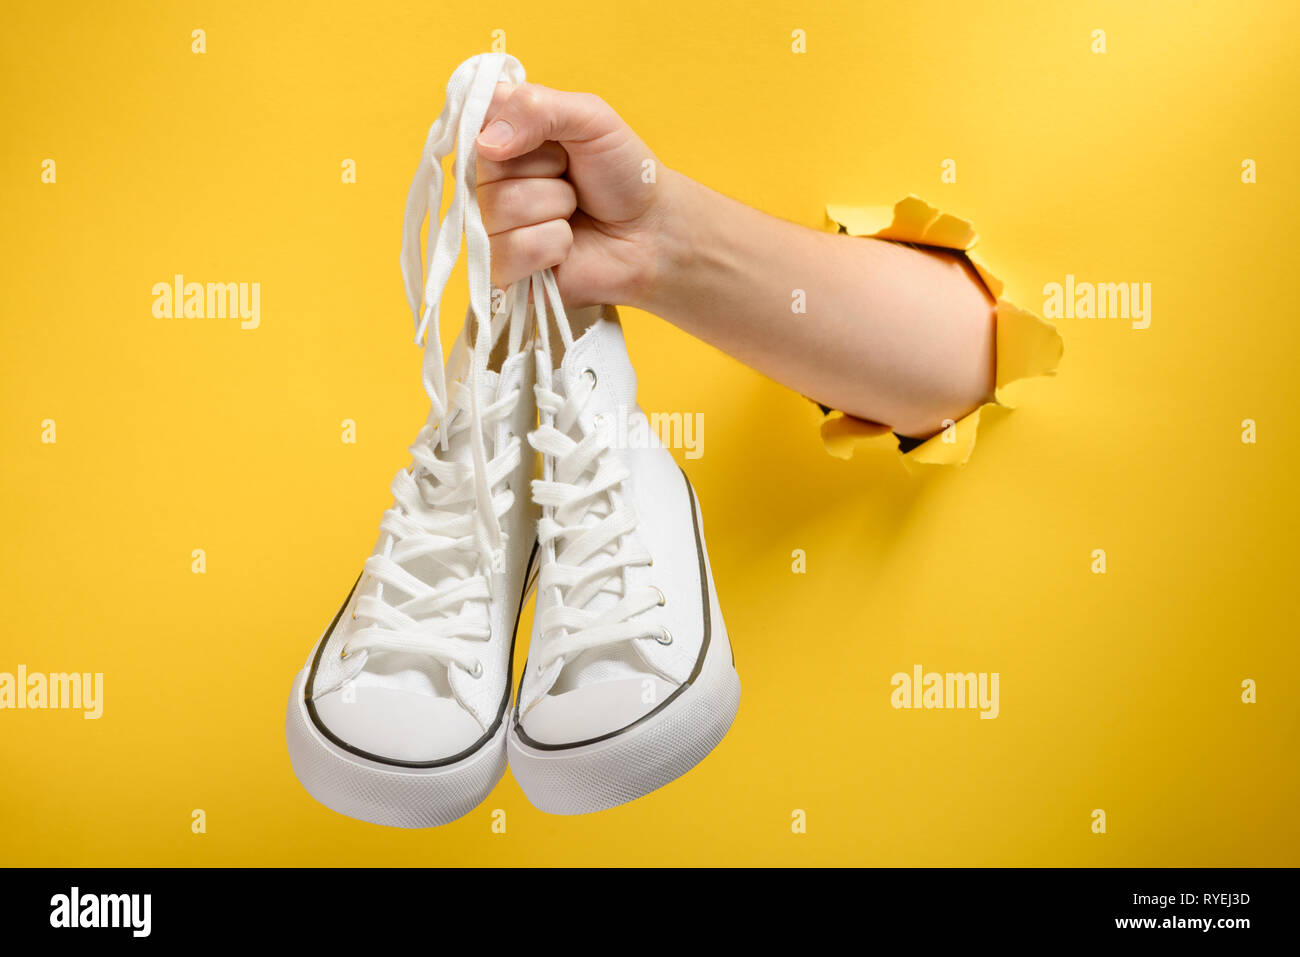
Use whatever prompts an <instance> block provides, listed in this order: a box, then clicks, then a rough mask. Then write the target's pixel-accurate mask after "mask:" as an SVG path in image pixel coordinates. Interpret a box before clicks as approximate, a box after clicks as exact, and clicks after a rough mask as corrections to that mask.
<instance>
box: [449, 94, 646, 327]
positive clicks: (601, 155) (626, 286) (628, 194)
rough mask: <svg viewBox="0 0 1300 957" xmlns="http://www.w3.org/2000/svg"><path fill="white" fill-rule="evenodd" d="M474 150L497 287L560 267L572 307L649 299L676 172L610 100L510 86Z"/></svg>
mask: <svg viewBox="0 0 1300 957" xmlns="http://www.w3.org/2000/svg"><path fill="white" fill-rule="evenodd" d="M475 145H476V147H477V150H478V166H477V173H478V202H479V207H480V209H481V210H482V212H483V222H484V225H485V226H486V227H487V231H488V235H489V236H490V238H491V247H492V282H493V283H494V284H495V285H496V286H498V287H500V288H505V287H506V286H508V285H510V283H512V282H514V281H516V280H518V279H523V278H525V277H526V276H529V275H530V274H532V273H534V272H536V271H537V270H539V269H545V268H547V267H554V268H555V278H556V282H557V284H558V286H559V289H560V295H561V297H562V298H563V300H564V302H565V304H566V305H568V306H573V307H581V306H590V305H597V304H601V303H612V304H616V305H619V304H627V305H635V304H636V303H637V302H638V301H640V299H641V298H642V297H643V296H644V294H645V292H646V290H647V288H648V287H649V285H650V284H651V283H652V282H653V281H654V276H655V273H656V271H657V270H656V262H657V255H658V254H657V248H656V241H657V237H658V235H659V232H660V230H661V227H662V225H663V223H664V222H665V221H666V219H667V218H668V214H667V212H666V205H667V200H666V192H667V190H666V186H667V183H668V181H669V180H668V178H667V177H668V175H670V173H669V171H668V170H664V169H661V168H660V166H659V161H658V160H657V159H656V158H655V155H654V153H652V152H651V151H650V149H649V147H647V146H646V145H645V143H643V142H642V141H641V139H640V138H639V137H638V136H637V135H636V134H635V133H633V132H632V129H631V128H630V127H629V126H628V125H627V124H626V123H624V122H623V120H622V119H621V118H620V117H619V115H618V114H617V113H615V112H614V110H613V109H611V108H610V106H609V105H608V104H607V103H605V101H604V100H602V99H600V97H598V96H595V95H592V94H589V93H565V92H562V91H560V90H552V89H549V88H547V87H544V86H537V85H536V84H533V83H525V84H521V85H512V84H501V85H500V87H499V88H498V89H497V91H496V93H495V95H494V97H493V101H492V106H491V108H490V109H489V110H488V114H487V119H486V121H485V122H484V124H483V131H482V132H481V133H480V134H479V136H478V140H477V142H476V144H475ZM647 161H648V162H647ZM647 179H650V180H652V181H651V182H646V180H647Z"/></svg>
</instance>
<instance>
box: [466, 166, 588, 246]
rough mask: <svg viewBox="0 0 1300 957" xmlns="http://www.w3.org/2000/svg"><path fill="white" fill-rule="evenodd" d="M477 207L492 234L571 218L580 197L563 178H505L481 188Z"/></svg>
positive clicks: (484, 223)
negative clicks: (552, 220) (551, 220)
mask: <svg viewBox="0 0 1300 957" xmlns="http://www.w3.org/2000/svg"><path fill="white" fill-rule="evenodd" d="M478 205H479V209H480V210H482V212H483V225H484V226H485V227H486V228H487V231H488V233H489V235H491V234H495V233H502V232H505V231H506V230H509V229H517V228H518V227H520V226H533V225H536V224H537V223H544V222H546V221H547V220H548V219H568V218H569V217H570V216H572V215H573V212H574V210H576V209H577V208H578V194H577V193H575V192H574V191H573V185H572V184H571V183H570V182H569V181H568V180H563V179H503V180H501V181H500V182H496V183H488V184H487V185H486V186H480V187H479V188H478Z"/></svg>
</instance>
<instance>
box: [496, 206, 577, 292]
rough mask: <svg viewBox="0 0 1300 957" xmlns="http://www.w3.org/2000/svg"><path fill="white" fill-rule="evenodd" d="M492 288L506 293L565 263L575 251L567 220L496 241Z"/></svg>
mask: <svg viewBox="0 0 1300 957" xmlns="http://www.w3.org/2000/svg"><path fill="white" fill-rule="evenodd" d="M491 242H492V284H493V285H494V286H497V287H498V288H500V289H505V288H506V287H507V286H509V285H510V284H511V283H512V282H515V281H516V280H519V279H523V278H524V277H525V276H530V275H532V274H533V273H535V272H537V271H538V270H539V269H548V268H550V267H552V266H558V265H559V264H560V263H562V262H564V259H565V257H566V256H568V255H569V250H570V249H572V248H573V231H572V230H571V229H570V228H569V223H568V221H567V220H563V219H552V220H548V221H547V222H544V223H538V224H537V225H536V226H521V227H520V228H519V229H511V230H508V231H507V232H504V233H497V235H495V236H493V237H492V240H491Z"/></svg>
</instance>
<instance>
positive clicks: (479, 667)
mask: <svg viewBox="0 0 1300 957" xmlns="http://www.w3.org/2000/svg"><path fill="white" fill-rule="evenodd" d="M469 676H470V677H471V678H482V677H483V662H481V661H476V662H474V670H473V671H471V672H470V673H469Z"/></svg>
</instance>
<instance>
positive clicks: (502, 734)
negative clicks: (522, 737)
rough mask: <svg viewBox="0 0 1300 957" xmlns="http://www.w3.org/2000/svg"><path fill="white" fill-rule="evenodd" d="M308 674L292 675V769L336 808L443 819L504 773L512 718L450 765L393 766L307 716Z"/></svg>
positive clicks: (356, 814) (419, 823)
mask: <svg viewBox="0 0 1300 957" xmlns="http://www.w3.org/2000/svg"><path fill="white" fill-rule="evenodd" d="M306 678H307V669H305V668H304V669H303V670H302V671H300V672H299V673H298V676H297V677H296V678H295V679H294V682H293V690H292V691H291V692H290V695H289V707H288V713H287V714H286V716H285V740H286V741H287V742H288V745H289V760H290V762H291V763H292V764H293V773H294V774H295V775H297V777H298V780H299V782H301V783H302V786H303V787H304V788H306V789H307V793H308V794H310V795H311V796H312V797H314V798H315V799H316V800H317V801H319V802H320V803H321V804H324V805H325V806H326V807H328V808H330V809H331V810H334V811H337V812H338V813H340V814H345V815H347V816H348V817H352V818H357V819H358V820H361V821H369V822H370V823H371V824H382V825H385V826H387V827H409V828H416V827H439V826H441V825H443V824H450V823H451V822H452V821H454V820H456V819H457V818H459V817H463V816H464V815H466V814H468V813H469V812H470V811H472V810H474V808H476V807H478V806H479V805H480V804H482V803H483V801H484V800H485V799H486V798H487V796H488V795H489V794H490V793H491V792H492V789H493V788H494V787H496V784H497V782H498V781H500V780H501V777H502V775H503V774H505V770H506V748H505V739H506V732H507V730H508V728H509V722H508V721H502V722H501V727H500V728H498V729H497V733H496V734H495V735H494V736H493V737H492V738H490V739H488V740H487V741H486V742H484V744H483V746H482V747H480V748H479V749H478V750H477V751H475V752H474V753H473V754H471V755H470V756H469V757H467V758H465V759H464V760H462V761H458V762H456V763H455V764H449V765H447V766H446V767H438V768H400V767H393V766H389V765H384V764H380V763H378V762H375V761H369V760H367V759H365V758H362V757H360V756H358V755H355V754H352V753H350V752H348V751H344V750H343V749H342V748H340V747H338V746H337V745H335V744H334V743H333V742H331V741H329V740H328V739H327V738H325V736H324V735H322V734H321V733H320V730H319V729H318V728H317V727H316V726H315V725H314V724H313V723H312V721H311V719H310V717H309V716H308V714H307V702H306V699H305V698H304V696H303V682H304V681H306Z"/></svg>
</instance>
